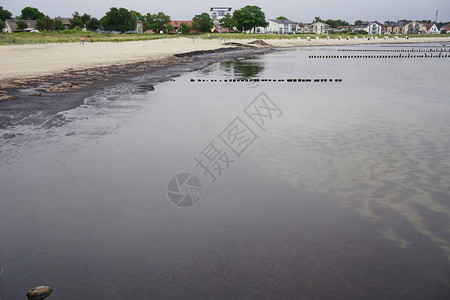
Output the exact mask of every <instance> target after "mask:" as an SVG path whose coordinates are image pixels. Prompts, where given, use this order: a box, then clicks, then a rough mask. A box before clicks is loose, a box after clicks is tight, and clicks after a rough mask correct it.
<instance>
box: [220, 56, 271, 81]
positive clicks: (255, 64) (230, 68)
mask: <svg viewBox="0 0 450 300" xmlns="http://www.w3.org/2000/svg"><path fill="white" fill-rule="evenodd" d="M219 68H220V69H221V70H223V71H225V72H227V73H231V74H233V75H234V76H235V77H239V78H245V79H248V78H252V77H257V76H258V75H259V74H260V73H261V72H263V71H264V62H263V61H262V60H260V59H256V58H249V59H243V60H235V61H227V62H222V63H220V64H219Z"/></svg>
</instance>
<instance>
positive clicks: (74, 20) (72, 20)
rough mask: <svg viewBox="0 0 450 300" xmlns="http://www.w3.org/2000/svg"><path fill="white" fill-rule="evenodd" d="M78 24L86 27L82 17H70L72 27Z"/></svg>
mask: <svg viewBox="0 0 450 300" xmlns="http://www.w3.org/2000/svg"><path fill="white" fill-rule="evenodd" d="M77 26H78V27H80V28H83V27H84V25H83V21H81V19H80V18H78V17H74V18H72V19H70V25H69V27H70V29H74V28H75V27H77Z"/></svg>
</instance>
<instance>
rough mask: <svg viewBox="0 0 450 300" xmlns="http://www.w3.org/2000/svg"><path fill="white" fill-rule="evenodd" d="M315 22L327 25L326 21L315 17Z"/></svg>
mask: <svg viewBox="0 0 450 300" xmlns="http://www.w3.org/2000/svg"><path fill="white" fill-rule="evenodd" d="M313 22H322V23H325V21H324V20H322V19H321V18H320V17H314V21H313Z"/></svg>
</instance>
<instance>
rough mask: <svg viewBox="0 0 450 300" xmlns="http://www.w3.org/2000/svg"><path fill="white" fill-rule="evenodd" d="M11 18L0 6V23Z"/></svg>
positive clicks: (9, 13)
mask: <svg viewBox="0 0 450 300" xmlns="http://www.w3.org/2000/svg"><path fill="white" fill-rule="evenodd" d="M11 17H12V14H11V12H10V11H8V10H6V9H3V7H1V6H0V21H5V20H6V19H11Z"/></svg>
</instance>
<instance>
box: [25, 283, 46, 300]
mask: <svg viewBox="0 0 450 300" xmlns="http://www.w3.org/2000/svg"><path fill="white" fill-rule="evenodd" d="M51 293H52V289H51V288H50V287H49V286H37V287H34V288H32V289H31V290H29V291H28V292H27V297H28V300H42V299H45V298H47V297H48V296H50V294H51Z"/></svg>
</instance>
